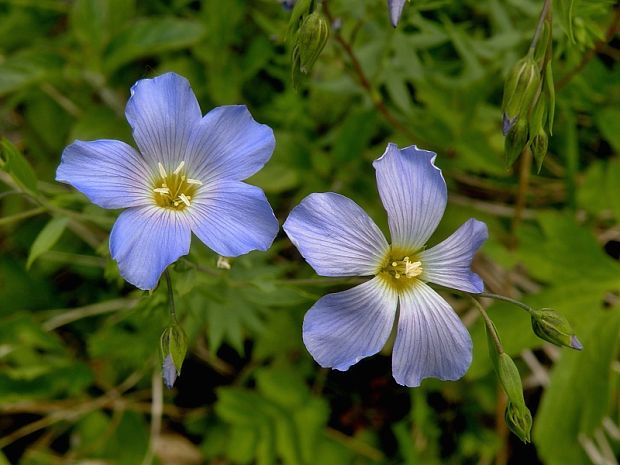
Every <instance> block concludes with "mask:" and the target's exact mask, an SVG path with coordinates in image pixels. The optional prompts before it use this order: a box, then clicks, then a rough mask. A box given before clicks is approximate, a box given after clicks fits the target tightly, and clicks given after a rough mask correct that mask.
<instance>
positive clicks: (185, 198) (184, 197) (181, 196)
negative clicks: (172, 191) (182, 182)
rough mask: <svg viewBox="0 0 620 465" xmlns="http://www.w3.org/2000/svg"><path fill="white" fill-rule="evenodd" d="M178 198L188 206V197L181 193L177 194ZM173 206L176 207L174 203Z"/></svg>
mask: <svg viewBox="0 0 620 465" xmlns="http://www.w3.org/2000/svg"><path fill="white" fill-rule="evenodd" d="M179 198H180V199H181V200H182V201H183V203H184V204H185V205H187V206H188V207H189V205H190V203H189V199H188V198H187V195H185V194H181V195H179ZM175 207H176V205H175Z"/></svg>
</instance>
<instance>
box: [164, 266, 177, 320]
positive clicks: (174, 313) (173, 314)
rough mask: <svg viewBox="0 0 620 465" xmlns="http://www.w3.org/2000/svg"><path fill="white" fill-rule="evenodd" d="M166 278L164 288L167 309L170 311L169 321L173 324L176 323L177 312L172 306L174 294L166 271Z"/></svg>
mask: <svg viewBox="0 0 620 465" xmlns="http://www.w3.org/2000/svg"><path fill="white" fill-rule="evenodd" d="M164 276H165V277H166V286H167V287H168V309H169V310H170V319H171V320H172V322H173V323H176V322H177V310H176V307H175V306H174V293H173V292H172V280H171V279H170V273H168V270H167V269H166V270H165V271H164Z"/></svg>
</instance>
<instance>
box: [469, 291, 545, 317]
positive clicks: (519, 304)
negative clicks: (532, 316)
mask: <svg viewBox="0 0 620 465" xmlns="http://www.w3.org/2000/svg"><path fill="white" fill-rule="evenodd" d="M476 295H479V296H480V297H488V298H489V299H495V300H502V301H504V302H508V303H511V304H513V305H516V306H517V307H521V308H522V309H523V310H525V311H526V312H528V313H532V312H533V311H534V309H533V308H532V307H530V306H529V305H527V304H524V303H523V302H519V301H518V300H515V299H512V298H510V297H506V296H503V295H499V294H493V293H491V292H481V293H480V294H476Z"/></svg>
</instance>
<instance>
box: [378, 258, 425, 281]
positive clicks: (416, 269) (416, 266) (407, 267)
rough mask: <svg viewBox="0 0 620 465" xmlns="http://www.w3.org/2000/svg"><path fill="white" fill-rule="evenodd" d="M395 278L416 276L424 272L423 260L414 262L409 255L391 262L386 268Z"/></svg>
mask: <svg viewBox="0 0 620 465" xmlns="http://www.w3.org/2000/svg"><path fill="white" fill-rule="evenodd" d="M386 271H387V272H388V273H390V274H391V275H392V276H394V279H407V278H415V277H416V276H419V275H421V274H422V262H419V261H418V262H412V261H411V260H410V259H409V257H404V258H403V259H402V260H396V261H393V262H392V263H390V265H389V266H388V267H387V270H386Z"/></svg>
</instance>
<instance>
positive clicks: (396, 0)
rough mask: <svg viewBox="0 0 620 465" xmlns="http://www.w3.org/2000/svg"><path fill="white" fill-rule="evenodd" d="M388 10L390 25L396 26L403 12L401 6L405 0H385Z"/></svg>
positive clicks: (403, 5) (402, 6)
mask: <svg viewBox="0 0 620 465" xmlns="http://www.w3.org/2000/svg"><path fill="white" fill-rule="evenodd" d="M387 4H388V11H389V13H390V22H391V23H392V26H394V27H396V26H397V25H398V21H400V16H401V15H402V14H403V8H404V7H405V0H387Z"/></svg>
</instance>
